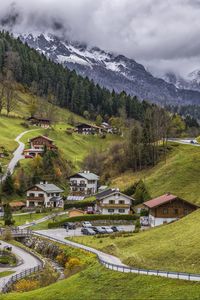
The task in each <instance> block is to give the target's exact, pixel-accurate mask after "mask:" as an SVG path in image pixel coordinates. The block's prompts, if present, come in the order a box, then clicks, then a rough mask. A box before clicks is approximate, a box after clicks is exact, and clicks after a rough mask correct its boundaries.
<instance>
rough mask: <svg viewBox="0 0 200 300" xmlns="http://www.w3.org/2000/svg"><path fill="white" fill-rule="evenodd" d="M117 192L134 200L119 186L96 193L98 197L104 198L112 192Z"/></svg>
mask: <svg viewBox="0 0 200 300" xmlns="http://www.w3.org/2000/svg"><path fill="white" fill-rule="evenodd" d="M115 193H119V194H120V195H123V196H124V197H126V198H128V199H130V200H132V201H133V200H134V199H133V198H131V197H129V196H127V195H125V194H123V193H121V192H120V191H119V189H118V188H113V189H107V190H106V191H103V192H100V193H98V194H96V199H97V200H102V199H105V198H107V197H109V196H110V195H112V194H115Z"/></svg>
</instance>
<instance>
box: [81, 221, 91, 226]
mask: <svg viewBox="0 0 200 300" xmlns="http://www.w3.org/2000/svg"><path fill="white" fill-rule="evenodd" d="M82 226H83V227H92V224H91V223H90V222H88V221H85V222H83V224H82Z"/></svg>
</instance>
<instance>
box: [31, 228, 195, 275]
mask: <svg viewBox="0 0 200 300" xmlns="http://www.w3.org/2000/svg"><path fill="white" fill-rule="evenodd" d="M33 233H34V235H36V236H37V235H38V236H41V237H44V238H48V239H50V240H52V241H56V242H60V243H62V244H65V245H68V246H71V247H74V248H79V249H83V250H85V251H88V252H91V253H94V254H96V255H97V257H98V259H99V261H100V263H101V264H102V265H104V266H105V267H106V268H108V269H111V270H114V271H118V272H125V273H135V274H141V275H154V276H162V277H167V278H173V279H182V280H189V281H200V275H199V274H188V273H182V272H168V271H163V270H148V269H138V268H134V267H130V266H127V265H124V264H123V263H122V262H121V260H120V259H119V258H118V257H116V256H113V255H110V254H107V253H104V252H102V251H99V250H97V249H94V248H92V247H88V246H85V245H82V244H79V243H76V242H72V241H70V240H66V239H65V237H66V232H65V230H63V231H56V229H48V230H40V231H34V232H33Z"/></svg>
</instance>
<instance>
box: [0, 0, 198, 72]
mask: <svg viewBox="0 0 200 300" xmlns="http://www.w3.org/2000/svg"><path fill="white" fill-rule="evenodd" d="M2 2H3V3H2ZM8 14H9V15H11V16H12V17H13V18H12V20H13V21H14V20H15V21H16V23H17V25H16V27H15V30H16V31H18V32H26V33H27V32H33V31H34V32H35V31H43V30H46V31H52V30H56V29H57V32H59V34H60V33H62V34H65V35H66V36H67V37H69V38H70V39H72V40H80V41H83V42H86V43H88V44H90V45H92V46H99V47H100V48H102V49H105V50H109V51H114V52H116V53H120V54H124V55H126V56H128V57H131V58H134V59H135V60H136V61H138V62H141V63H143V64H144V66H145V67H147V68H149V69H150V70H154V72H157V73H159V72H164V71H170V70H173V71H177V72H180V73H182V74H184V75H185V74H187V73H188V72H191V71H193V70H195V69H197V68H200V0H34V1H28V0H15V1H10V0H4V1H3V0H1V3H0V18H1V20H3V24H4V26H5V24H6V21H7V20H6V16H7V15H8ZM61 25H62V28H61Z"/></svg>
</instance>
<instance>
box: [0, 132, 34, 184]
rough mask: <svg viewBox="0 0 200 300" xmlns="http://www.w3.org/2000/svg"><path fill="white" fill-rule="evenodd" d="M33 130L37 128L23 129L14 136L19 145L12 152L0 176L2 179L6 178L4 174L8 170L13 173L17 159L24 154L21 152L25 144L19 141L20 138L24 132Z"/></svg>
mask: <svg viewBox="0 0 200 300" xmlns="http://www.w3.org/2000/svg"><path fill="white" fill-rule="evenodd" d="M35 130H38V129H31V130H27V131H24V132H22V133H20V134H19V135H18V136H17V137H16V139H15V141H16V142H17V143H18V144H19V146H18V147H17V149H16V150H15V152H14V153H13V158H12V159H11V161H10V162H9V164H8V167H7V170H6V172H5V174H4V176H3V177H2V181H4V180H5V179H6V176H7V174H8V172H9V171H10V173H11V174H13V172H14V169H15V167H16V165H17V163H18V161H20V160H21V159H23V158H24V156H23V155H22V153H23V151H24V148H25V145H24V143H22V142H20V139H21V138H22V137H23V136H24V135H25V134H26V133H28V132H31V131H35Z"/></svg>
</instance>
